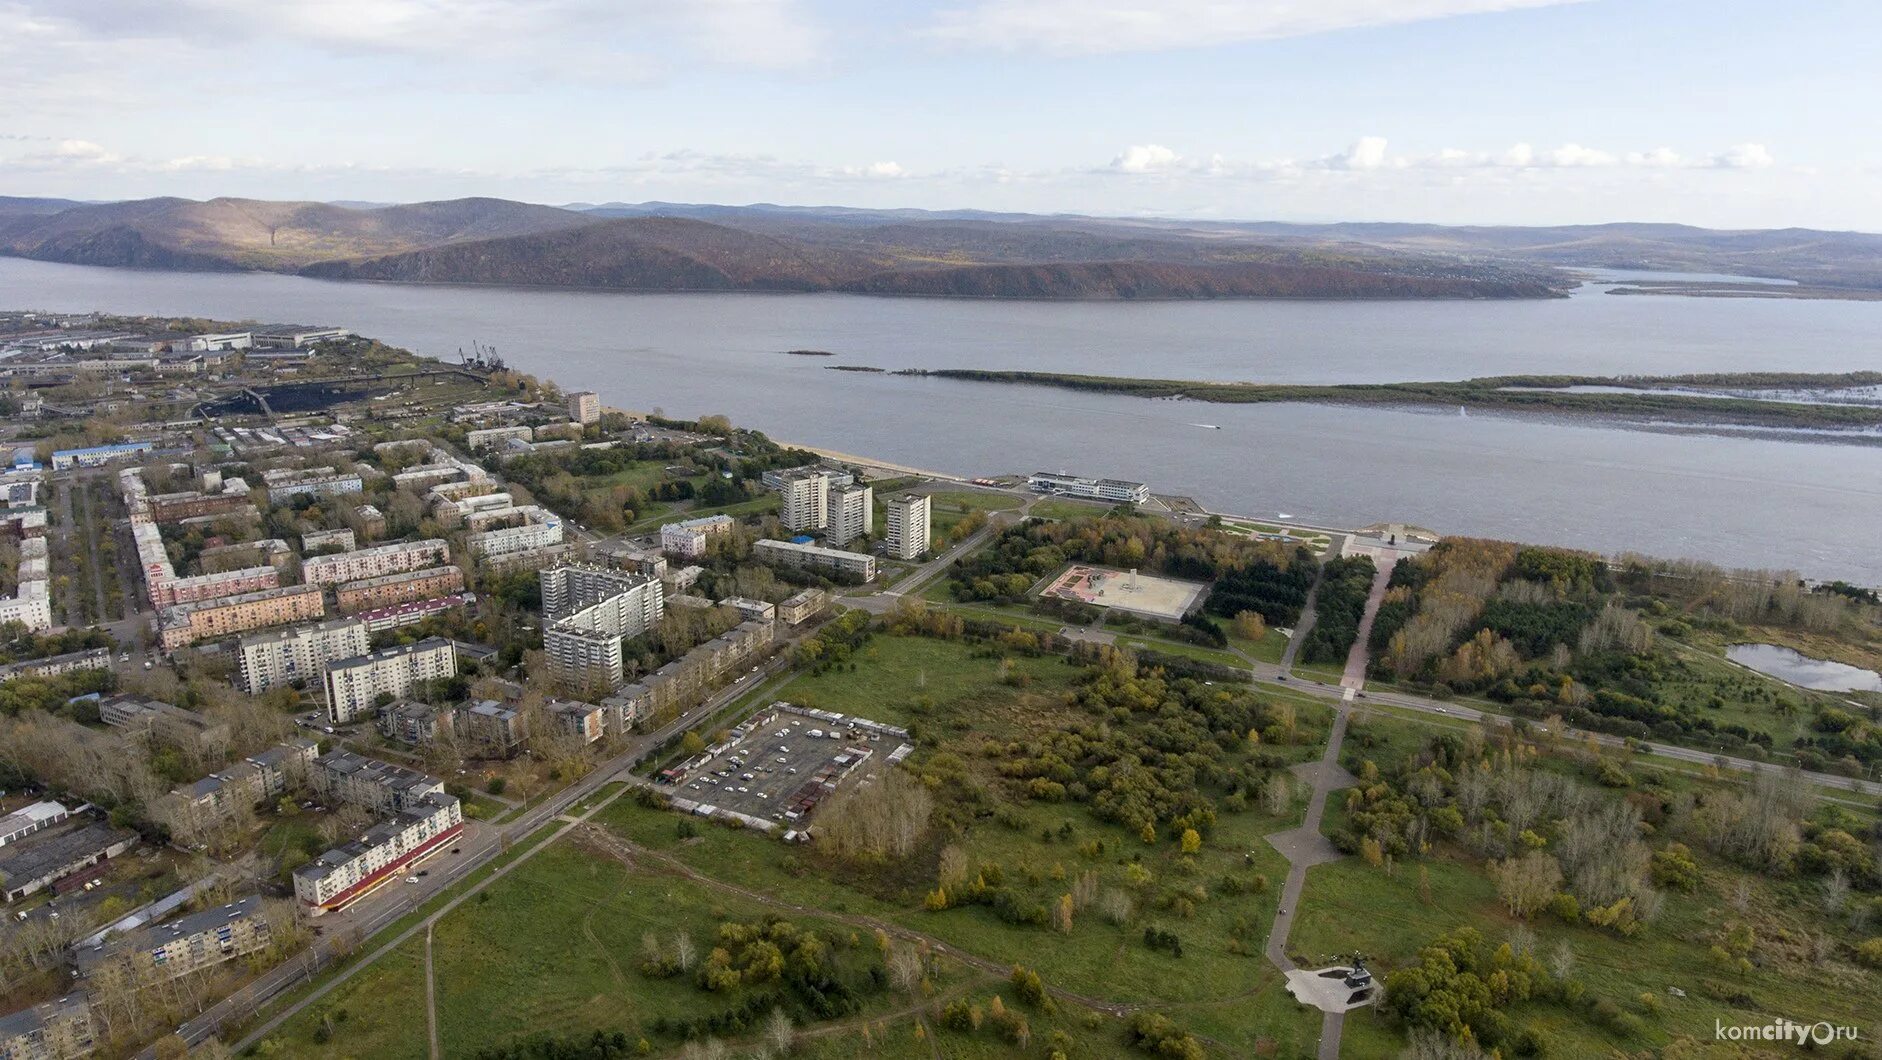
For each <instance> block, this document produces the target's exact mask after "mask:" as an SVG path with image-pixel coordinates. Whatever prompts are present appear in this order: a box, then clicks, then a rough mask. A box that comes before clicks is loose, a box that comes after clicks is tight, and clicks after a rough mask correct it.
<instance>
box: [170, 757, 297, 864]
mask: <svg viewBox="0 0 1882 1060" xmlns="http://www.w3.org/2000/svg"><path fill="white" fill-rule="evenodd" d="M319 753H320V745H319V744H318V743H316V742H314V741H313V740H311V739H309V738H307V737H304V736H300V737H295V738H294V739H292V740H289V741H287V742H286V743H280V744H276V745H275V746H273V747H270V748H268V749H267V750H265V751H262V752H261V753H259V754H255V755H251V756H250V757H248V758H244V759H243V760H241V761H240V762H236V763H234V764H232V765H230V766H228V767H226V768H224V769H221V770H218V771H216V772H214V773H211V774H209V775H208V776H206V777H204V778H202V779H201V780H198V781H195V782H194V783H191V784H186V785H184V786H182V787H179V788H173V789H172V790H171V791H169V792H168V793H167V794H165V795H163V796H160V797H159V798H157V799H156V800H155V801H154V802H153V803H152V804H151V807H150V816H151V819H152V820H154V821H156V822H157V823H158V824H160V825H162V826H163V827H164V828H166V829H168V830H169V832H170V835H171V836H172V837H174V838H175V839H177V840H178V841H179V842H184V843H197V842H201V841H202V840H203V838H204V837H205V836H206V835H207V834H208V833H209V832H210V831H211V830H212V829H214V828H215V827H217V826H218V825H220V824H222V823H223V822H224V821H227V820H229V819H230V818H231V817H234V816H235V815H236V814H237V813H239V812H241V811H242V810H246V809H252V808H253V807H254V806H255V805H256V804H257V803H260V802H261V801H262V800H264V799H271V798H275V797H278V796H280V795H281V794H282V793H284V792H286V791H287V790H288V789H289V788H291V787H293V786H295V785H297V784H299V783H300V782H301V780H303V779H304V778H305V777H306V776H307V773H308V770H309V768H310V767H311V766H312V764H313V761H314V759H315V757H316V756H317V755H318V754H319Z"/></svg>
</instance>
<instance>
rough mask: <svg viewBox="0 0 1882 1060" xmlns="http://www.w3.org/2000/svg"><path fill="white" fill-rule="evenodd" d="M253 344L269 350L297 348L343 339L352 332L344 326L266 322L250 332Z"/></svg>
mask: <svg viewBox="0 0 1882 1060" xmlns="http://www.w3.org/2000/svg"><path fill="white" fill-rule="evenodd" d="M252 334H253V335H254V344H255V345H256V346H259V347H262V348H264V349H270V350H297V349H300V348H301V347H303V346H312V345H314V344H316V343H321V342H332V341H334V340H336V339H344V338H347V337H349V336H351V335H352V334H353V333H352V332H351V331H348V330H347V329H346V328H328V327H320V326H318V325H312V324H268V325H264V326H262V327H259V328H256V329H255V330H254V332H253V333H252Z"/></svg>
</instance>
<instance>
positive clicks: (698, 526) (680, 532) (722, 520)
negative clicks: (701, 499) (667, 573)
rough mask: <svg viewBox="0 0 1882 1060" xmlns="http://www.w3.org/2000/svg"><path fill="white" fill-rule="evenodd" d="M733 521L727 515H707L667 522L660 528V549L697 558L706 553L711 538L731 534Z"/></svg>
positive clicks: (684, 556) (681, 555)
mask: <svg viewBox="0 0 1882 1060" xmlns="http://www.w3.org/2000/svg"><path fill="white" fill-rule="evenodd" d="M733 522H734V521H733V519H732V517H731V516H729V515H708V516H706V517H704V518H701V519H685V520H682V521H680V522H677V523H668V524H667V525H665V526H663V527H661V528H660V549H661V551H663V552H670V553H672V554H673V555H675V556H680V557H682V558H685V559H697V558H699V557H700V556H703V555H705V554H706V549H707V548H708V547H710V546H711V544H712V540H713V538H715V537H722V536H724V537H729V536H731V533H732V526H733Z"/></svg>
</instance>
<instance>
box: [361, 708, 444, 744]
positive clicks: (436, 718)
mask: <svg viewBox="0 0 1882 1060" xmlns="http://www.w3.org/2000/svg"><path fill="white" fill-rule="evenodd" d="M453 731H454V730H453V714H452V709H451V708H450V707H447V706H444V705H443V704H440V703H419V702H415V701H413V700H409V699H403V700H400V701H399V702H397V703H394V704H392V705H391V706H389V707H387V708H386V709H385V710H384V711H383V712H381V713H380V715H379V732H380V733H381V734H382V735H383V736H385V738H386V739H388V740H397V741H398V742H400V743H403V744H411V745H412V746H414V747H428V746H430V745H431V744H434V743H436V742H438V741H439V740H442V739H444V738H445V737H446V736H448V735H450V734H451V733H452V732H453Z"/></svg>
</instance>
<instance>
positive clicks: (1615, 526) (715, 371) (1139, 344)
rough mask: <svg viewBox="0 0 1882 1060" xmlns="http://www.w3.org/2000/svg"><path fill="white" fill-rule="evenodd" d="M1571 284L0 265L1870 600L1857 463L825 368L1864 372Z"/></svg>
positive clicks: (1340, 515)
mask: <svg viewBox="0 0 1882 1060" xmlns="http://www.w3.org/2000/svg"><path fill="white" fill-rule="evenodd" d="M1600 290H1601V289H1600V288H1599V287H1597V286H1589V287H1585V288H1583V289H1582V291H1581V292H1579V293H1577V294H1576V295H1575V296H1574V297H1572V298H1567V299H1554V300H1541V301H1522V302H1372V303H1366V302H1361V303H1352V302H1343V303H1335V302H1204V303H1191V302H1182V303H1173V302H1166V303H1147V304H1130V303H1095V304H1094V303H1064V302H971V301H945V300H932V299H903V298H871V297H861V296H851V295H763V294H626V293H612V292H585V291H558V290H533V289H514V288H473V287H443V286H410V285H391V284H360V283H339V282H330V281H322V280H309V279H301V278H298V277H290V276H274V275H266V274H226V273H178V272H142V271H133V270H118V269H97V268H86V267H81V266H69V265H52V264H46V263H42V262H32V261H25V260H20V259H0V308H36V309H56V310H66V311H81V310H91V309H99V310H106V311H111V312H119V313H158V314H178V315H191V316H204V317H215V318H223V319H233V320H244V319H255V320H271V321H287V322H295V323H318V324H337V325H343V326H346V327H350V328H353V329H354V330H356V331H359V332H361V333H363V334H367V335H372V336H374V337H376V338H380V339H383V340H385V341H387V342H389V343H392V344H395V345H399V346H404V347H407V348H410V349H412V350H415V351H417V352H419V353H424V354H430V355H433V356H439V357H444V358H447V359H449V358H452V357H454V356H455V354H456V352H457V351H458V350H459V349H468V348H469V347H470V344H471V342H472V341H473V340H476V341H480V342H483V343H485V344H488V345H493V346H495V347H496V348H497V350H498V352H499V353H501V354H502V355H503V356H504V357H505V358H506V359H507V360H509V362H510V363H511V364H512V365H514V366H516V367H519V368H521V369H523V370H525V371H530V372H534V373H536V374H539V375H543V376H546V377H549V378H552V379H554V380H556V381H557V382H559V383H561V384H562V385H563V386H565V387H569V388H591V389H594V390H596V391H598V392H600V394H601V395H602V399H603V401H604V402H605V403H608V404H613V405H618V406H621V407H625V408H632V409H641V410H649V409H654V408H659V409H662V410H663V411H665V412H666V413H667V414H669V415H674V416H693V415H697V414H702V413H724V414H726V415H729V416H730V417H732V419H733V420H734V421H735V422H737V423H740V424H744V425H747V426H752V427H758V428H761V429H763V430H765V431H767V432H768V433H770V434H771V435H772V436H773V437H776V438H779V439H784V440H790V441H796V442H802V443H806V444H811V445H819V446H825V447H829V448H833V449H839V450H843V451H846V452H851V453H863V454H868V455H870V456H874V457H878V458H881V459H884V460H888V461H892V462H895V463H900V464H908V465H913V466H918V467H928V468H935V469H938V470H943V471H951V472H958V473H966V474H992V473H999V472H1015V471H1017V472H1024V471H1032V470H1037V469H1042V468H1043V469H1050V470H1073V471H1078V472H1084V473H1089V474H1096V475H1108V476H1113V477H1119V478H1133V479H1141V480H1143V481H1146V482H1149V483H1150V484H1151V488H1152V489H1153V490H1156V491H1157V492H1160V493H1174V494H1187V495H1190V496H1193V497H1195V498H1196V499H1197V500H1199V501H1201V502H1202V503H1203V504H1205V505H1207V506H1209V507H1211V508H1215V509H1217V510H1223V511H1230V512H1236V513H1242V514H1249V515H1258V516H1265V517H1274V516H1276V515H1277V514H1278V513H1281V512H1285V513H1288V514H1289V515H1291V516H1292V517H1294V518H1295V519H1298V520H1301V521H1304V522H1316V523H1322V524H1330V525H1361V524H1365V523H1371V522H1378V521H1387V520H1390V521H1401V522H1409V523H1415V524H1419V525H1423V526H1427V527H1430V528H1432V529H1434V530H1438V531H1442V532H1446V533H1471V534H1482V535H1489V536H1498V537H1506V538H1511V539H1515V540H1522V541H1536V542H1548V543H1556V544H1564V545H1572V546H1577V547H1582V548H1589V549H1594V550H1597V551H1601V552H1616V551H1621V550H1631V551H1638V552H1647V553H1653V554H1657V555H1666V556H1686V557H1693V558H1699V559H1706V560H1710V561H1713V562H1717V563H1721V564H1724V565H1727V566H1734V567H1737V566H1755V567H1779V568H1790V569H1796V570H1799V571H1802V572H1804V573H1805V574H1808V575H1811V576H1816V577H1825V578H1847V579H1850V580H1854V581H1858V582H1862V583H1865V584H1878V583H1882V548H1878V547H1877V534H1876V531H1877V526H1878V519H1879V517H1882V446H1876V445H1850V444H1840V443H1820V444H1819V443H1808V442H1799V441H1783V440H1776V439H1769V438H1757V437H1738V436H1721V435H1716V434H1707V433H1659V432H1648V431H1637V430H1627V429H1622V428H1617V427H1612V426H1604V425H1599V424H1592V423H1588V422H1572V423H1571V422H1558V421H1551V420H1548V419H1539V418H1527V417H1511V416H1497V415H1483V414H1473V415H1471V416H1468V417H1465V416H1461V415H1458V414H1456V413H1433V412H1412V411H1394V410H1384V409H1371V408H1364V409H1362V408H1342V407H1331V406H1318V405H1253V406H1234V405H1211V404H1200V403H1191V402H1181V401H1150V400H1145V399H1141V398H1131V397H1121V396H1111V395H1103V394H1081V393H1073V392H1069V391H1059V390H1052V389H1045V388H1033V387H1016V386H1004V385H994V384H985V383H971V382H957V381H944V380H938V379H923V378H913V377H896V376H889V375H878V374H872V373H854V372H836V371H829V370H827V366H828V365H831V364H853V365H871V366H876V367H882V368H887V369H895V368H904V367H919V368H945V367H972V368H990V369H1035V370H1042V371H1075V372H1090V373H1096V374H1107V375H1139V376H1160V377H1168V378H1179V379H1217V380H1257V381H1266V382H1378V381H1400V380H1423V379H1459V378H1467V377H1470V376H1481V375H1505V374H1514V373H1539V372H1547V373H1574V374H1591V375H1611V374H1622V373H1651V374H1669V373H1684V372H1703V371H1749V370H1789V371H1823V372H1836V371H1853V370H1863V369H1867V370H1882V302H1835V301H1815V300H1778V299H1771V300H1765V299H1712V298H1682V297H1660V296H1645V295H1630V296H1611V295H1604V294H1602V293H1600ZM787 349H819V350H828V351H831V352H832V353H834V354H836V356H835V357H791V356H786V355H784V354H783V352H782V351H784V350H787ZM1202 423H1208V424H1214V425H1217V426H1219V427H1220V428H1221V429H1220V430H1207V429H1204V428H1202V427H1199V426H1197V424H1202Z"/></svg>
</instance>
